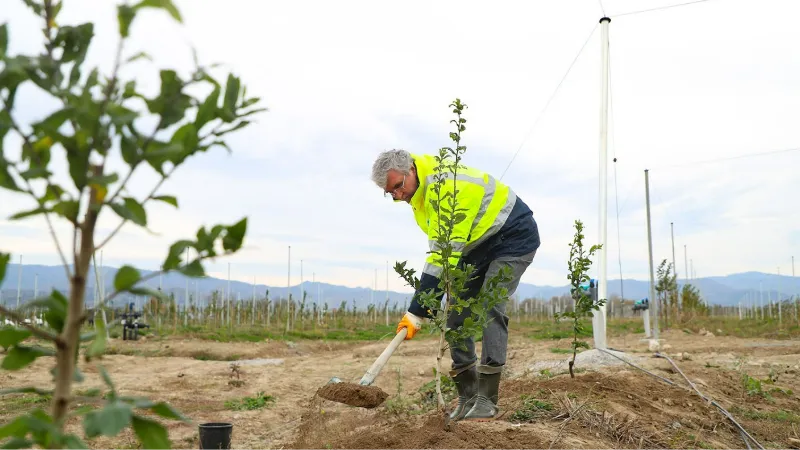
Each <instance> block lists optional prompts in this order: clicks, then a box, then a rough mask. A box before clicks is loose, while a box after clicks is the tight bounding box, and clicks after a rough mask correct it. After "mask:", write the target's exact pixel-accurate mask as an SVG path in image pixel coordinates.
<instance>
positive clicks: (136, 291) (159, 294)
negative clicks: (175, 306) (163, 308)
mask: <svg viewBox="0 0 800 450" xmlns="http://www.w3.org/2000/svg"><path fill="white" fill-rule="evenodd" d="M128 292H130V293H131V294H133V295H144V296H147V297H155V298H158V299H160V300H164V301H169V296H167V294H166V293H164V292H163V291H159V290H158V289H153V288H148V287H134V288H130V289H128Z"/></svg>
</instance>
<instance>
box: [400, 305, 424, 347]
mask: <svg viewBox="0 0 800 450" xmlns="http://www.w3.org/2000/svg"><path fill="white" fill-rule="evenodd" d="M403 328H405V329H407V330H408V332H407V334H406V339H405V340H409V339H411V338H413V337H414V335H415V334H417V331H419V329H420V328H422V318H421V317H418V316H416V315H414V314H411V313H410V312H407V313H406V314H405V315H404V316H403V320H401V321H400V323H399V324H397V333H399V332H400V330H402V329H403Z"/></svg>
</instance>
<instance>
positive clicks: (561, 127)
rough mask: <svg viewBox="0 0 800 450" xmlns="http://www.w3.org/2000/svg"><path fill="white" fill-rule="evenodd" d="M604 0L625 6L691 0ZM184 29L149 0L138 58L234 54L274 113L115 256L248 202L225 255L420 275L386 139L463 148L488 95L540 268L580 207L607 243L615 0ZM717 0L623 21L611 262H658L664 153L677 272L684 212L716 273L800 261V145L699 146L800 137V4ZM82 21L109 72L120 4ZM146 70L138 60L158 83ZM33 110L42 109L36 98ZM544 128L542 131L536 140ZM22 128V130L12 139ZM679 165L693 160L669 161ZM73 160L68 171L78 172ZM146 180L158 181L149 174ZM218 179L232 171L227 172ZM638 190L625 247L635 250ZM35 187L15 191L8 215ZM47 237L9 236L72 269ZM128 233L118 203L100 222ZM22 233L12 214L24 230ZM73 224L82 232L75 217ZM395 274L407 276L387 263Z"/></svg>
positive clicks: (115, 258)
mask: <svg viewBox="0 0 800 450" xmlns="http://www.w3.org/2000/svg"><path fill="white" fill-rule="evenodd" d="M7 3H9V5H5V6H4V8H3V11H2V12H0V21H6V20H9V21H10V26H11V31H12V51H20V50H22V49H24V50H26V51H30V50H33V49H38V47H37V42H38V41H37V40H38V39H39V34H38V33H39V32H38V24H36V23H35V22H33V21H31V20H30V18H29V16H30V14H29V13H28V12H27V11H26V8H24V7H22V6H20V5H21V2H7ZM675 3H678V2H674V1H671V2H667V1H646V2H645V1H633V0H625V1H623V0H604V1H603V2H602V4H603V6H604V8H605V9H606V12H607V13H608V14H610V15H611V16H612V17H613V16H614V15H615V14H618V13H622V12H626V11H633V10H640V9H647V8H651V7H658V6H662V5H669V4H675ZM178 5H179V7H180V9H181V11H182V12H183V14H184V16H185V22H186V23H185V25H184V26H176V25H174V24H172V23H171V22H170V20H168V19H167V18H166V16H165V14H161V13H156V12H151V11H148V12H147V14H146V15H145V14H143V15H142V16H141V17H140V18H138V19H137V22H135V24H134V27H133V30H132V33H133V35H134V39H133V40H132V41H131V44H132V45H131V48H130V49H129V50H128V54H133V53H135V52H137V51H139V50H146V51H148V52H150V53H151V54H152V55H153V56H154V58H155V63H156V64H157V66H158V67H172V68H177V69H179V70H181V71H184V70H186V69H187V68H188V67H189V65H190V64H191V53H190V50H189V44H190V43H191V44H193V45H194V46H195V47H196V48H197V49H198V55H199V57H200V58H201V61H202V62H205V63H210V62H222V63H224V66H225V68H226V69H231V70H233V71H234V72H235V73H236V74H237V75H240V76H241V77H242V79H243V83H244V84H246V85H247V86H248V92H250V93H251V94H252V95H258V96H261V97H262V99H263V102H264V106H266V107H268V108H269V109H270V111H269V112H267V113H264V114H262V115H260V116H259V117H258V123H256V124H254V125H252V126H251V127H249V128H247V129H245V130H243V131H242V132H241V133H239V134H237V135H235V136H232V137H231V139H230V143H231V145H232V147H233V150H234V152H233V154H232V155H231V156H228V155H227V154H226V153H225V152H224V151H223V150H216V151H214V152H213V153H211V154H208V155H201V156H199V157H198V158H197V159H196V160H193V161H191V162H190V163H188V164H187V167H186V168H185V170H183V171H182V172H179V173H178V174H177V175H176V177H175V178H174V179H172V180H170V181H169V182H167V183H166V184H165V185H164V187H163V192H165V193H170V194H175V195H177V196H178V197H179V200H180V203H181V210H180V211H179V212H175V211H173V210H171V208H169V207H168V206H166V205H159V206H153V207H151V208H149V209H148V212H149V214H150V221H151V227H152V228H153V229H154V230H155V231H157V232H159V233H160V234H161V235H162V237H153V236H149V235H147V234H146V233H144V232H143V231H141V230H135V229H134V228H133V227H131V226H126V227H125V228H124V230H126V231H128V232H127V233H125V234H121V235H119V236H118V237H117V239H116V240H115V241H113V242H112V243H111V244H110V245H109V246H108V248H107V249H106V251H105V252H104V253H105V261H106V262H108V263H109V264H114V263H116V264H121V263H122V262H127V261H135V262H137V263H139V264H141V265H142V266H145V267H149V268H155V267H157V265H158V262H159V261H160V260H161V259H162V258H163V255H164V253H165V251H166V246H167V245H168V244H169V243H170V242H172V241H174V240H176V239H180V238H182V237H185V236H187V235H191V234H192V233H193V232H194V231H195V230H196V228H197V227H198V226H199V225H201V224H205V225H211V224H213V223H217V222H224V223H230V222H233V221H235V220H238V219H239V218H240V217H242V216H245V215H246V216H248V217H249V218H250V222H249V224H250V234H249V237H248V238H247V242H246V244H247V248H246V249H245V250H244V251H243V252H242V253H241V254H240V255H238V256H236V257H233V258H229V259H226V260H220V261H218V262H216V263H214V264H212V265H211V266H210V268H209V270H210V271H211V272H212V273H215V274H219V275H221V276H227V263H228V261H230V262H231V264H232V267H233V277H234V278H237V279H242V280H244V281H251V280H252V277H253V276H256V277H258V278H257V279H258V282H259V283H264V282H266V283H270V284H274V285H278V286H282V285H284V284H285V283H286V261H287V246H288V245H291V246H292V263H293V264H292V279H293V283H295V282H297V281H299V274H300V267H299V261H300V259H303V260H304V278H305V279H310V278H311V274H312V273H314V275H315V277H316V278H317V279H318V280H322V281H326V282H331V283H338V284H344V285H351V286H370V285H372V284H373V283H374V271H375V269H378V276H379V279H378V286H379V287H380V288H382V287H383V286H384V285H385V264H386V261H387V260H388V261H390V264H391V263H393V262H394V261H397V260H401V261H402V260H408V261H409V264H410V265H412V266H414V267H416V268H418V269H419V268H421V265H422V264H421V263H422V261H423V258H424V256H425V254H424V252H425V242H426V239H425V237H424V236H422V235H421V233H420V232H419V230H418V229H417V227H416V225H415V223H414V220H413V217H412V216H411V212H410V210H409V208H408V207H407V206H406V205H395V204H392V203H391V202H390V201H388V200H385V199H383V198H382V197H381V193H380V190H379V189H378V188H376V187H374V186H373V185H372V184H371V182H370V181H369V170H370V166H371V163H372V158H373V157H374V155H375V154H376V153H377V152H378V151H380V150H383V149H386V148H392V147H403V148H407V149H409V150H412V151H417V152H435V151H436V149H437V148H438V147H440V146H442V145H448V144H449V141H448V140H447V133H448V132H449V131H450V128H449V123H448V121H449V120H450V119H451V116H450V112H449V108H448V107H447V105H448V103H449V102H450V101H451V100H453V99H454V98H455V97H460V98H461V99H462V100H463V101H464V102H466V103H467V104H468V105H469V109H467V111H466V117H467V119H468V123H467V125H468V129H467V132H466V134H465V139H466V145H467V146H468V152H467V160H466V161H467V163H468V164H472V165H474V166H476V167H479V168H482V169H485V170H487V171H489V172H491V173H493V174H495V175H496V176H500V175H501V174H502V173H503V171H504V170H505V169H506V166H507V165H508V163H509V161H510V160H511V158H512V156H513V155H514V153H515V152H516V150H517V148H518V147H519V146H520V145H521V144H523V145H522V148H521V150H520V152H519V154H518V156H517V157H516V159H515V161H514V163H513V164H512V165H511V167H510V169H509V170H508V172H507V173H506V174H505V176H504V178H503V180H504V181H506V182H508V183H510V184H511V186H512V187H513V188H514V189H515V191H517V193H518V194H519V195H520V196H521V197H522V198H523V199H524V200H525V201H526V202H527V203H528V204H529V206H530V207H531V208H532V209H533V210H534V212H535V217H536V219H537V221H538V223H539V227H540V232H541V235H542V248H541V249H540V251H539V254H538V255H537V258H536V261H535V262H534V265H533V267H532V268H531V269H530V270H529V271H528V273H526V275H525V277H524V278H523V281H524V282H529V283H535V284H552V285H561V284H564V283H565V280H566V279H565V272H566V258H567V256H568V247H567V245H568V243H569V242H570V240H571V237H572V232H573V230H572V223H573V221H574V220H575V219H577V218H580V219H581V220H583V221H584V222H585V224H586V236H587V244H590V243H596V242H597V240H598V237H597V234H598V233H597V230H598V227H597V218H598V208H597V202H598V195H597V189H598V187H597V186H598V181H597V176H598V148H599V143H598V137H599V126H598V122H599V114H598V112H599V92H598V87H599V63H600V52H599V49H600V46H599V28H595V27H596V26H597V22H598V20H599V18H600V17H601V15H600V14H601V13H600V6H599V3H598V2H597V1H596V0H585V1H580V2H558V1H547V2H512V3H504V4H502V5H495V6H492V7H491V8H489V7H487V6H486V4H485V3H477V2H458V3H455V2H435V3H430V2H411V3H409V2H404V3H403V6H402V7H399V6H394V5H386V4H379V3H375V2H365V1H362V2H355V1H349V2H336V3H331V2H301V1H297V2H288V3H287V2H283V3H270V2H260V1H256V0H250V1H244V0H240V1H227V2H225V3H222V2H220V1H216V2H211V1H207V2H189V1H180V2H178ZM754 5H755V4H754V3H753V2H750V1H733V0H730V1H725V2H722V1H710V2H705V3H701V4H697V5H690V6H685V7H678V8H672V9H666V10H662V11H655V12H649V13H643V14H636V15H629V16H621V17H613V19H612V22H611V24H610V40H611V47H610V48H611V80H612V104H613V111H612V112H613V114H612V115H611V117H610V119H611V133H610V147H609V159H610V158H611V157H613V156H616V157H618V163H617V164H616V166H617V167H616V171H617V177H616V178H617V183H618V185H617V189H618V191H619V197H618V198H616V196H615V191H614V179H615V178H614V165H613V164H612V163H610V162H609V167H608V170H609V172H608V175H609V191H608V194H609V203H608V241H607V258H608V276H609V278H616V277H617V276H618V274H619V266H618V251H619V249H620V248H621V258H622V266H623V267H622V270H623V275H624V276H625V277H626V278H630V277H634V278H639V279H647V278H648V276H649V274H648V260H647V257H648V253H647V234H646V226H645V211H644V175H643V170H644V169H645V168H649V169H651V172H650V182H651V193H650V198H651V216H652V222H653V223H652V226H653V251H654V259H655V260H656V261H655V262H656V265H657V264H658V261H660V260H661V259H662V258H667V259H671V255H672V251H671V242H670V226H669V223H670V222H674V223H675V251H676V259H677V262H678V269H679V272H680V273H681V274H683V273H684V264H683V245H684V244H685V245H687V249H688V253H689V257H690V258H692V259H693V262H694V267H695V270H696V271H697V273H698V275H700V276H703V275H715V274H724V273H730V272H739V271H746V270H762V271H775V269H776V268H777V266H778V265H782V267H783V270H782V273H788V272H789V271H790V268H789V266H788V264H789V260H790V256H791V255H792V254H795V255H800V252H798V247H799V246H800V237H798V235H797V232H796V231H793V230H794V229H795V228H796V227H794V226H793V225H792V224H793V223H796V218H797V213H796V212H794V211H793V210H792V209H791V205H792V203H791V201H792V199H793V197H794V193H796V192H798V188H800V180H798V178H797V176H796V174H795V173H796V170H793V169H794V168H796V167H800V165H798V162H800V161H798V160H799V159H800V155H798V152H787V153H781V154H774V155H769V156H763V157H759V158H746V159H740V160H731V161H719V162H714V163H709V164H702V165H693V164H692V163H693V162H697V161H705V160H709V159H716V158H723V157H727V156H735V155H738V154H743V153H749V152H755V151H769V150H775V149H781V148H790V147H798V146H800V132H798V129H797V126H796V123H797V120H798V114H797V111H798V106H800V88H799V87H798V85H797V84H796V83H795V82H794V80H796V79H797V77H798V76H800V57H798V55H797V53H796V52H794V51H793V50H794V48H793V47H794V45H795V44H793V43H795V42H798V41H800V30H799V29H798V28H797V27H796V26H795V25H794V23H793V18H794V17H796V16H797V13H798V12H800V5H797V4H795V3H794V2H791V1H789V0H784V1H778V0H774V1H761V2H758V4H757V5H755V6H754ZM62 14H63V18H62V20H61V21H62V23H69V22H74V21H76V20H81V21H84V20H92V21H95V22H96V23H97V30H96V31H97V33H98V37H97V38H96V39H95V44H94V45H95V47H94V48H93V50H92V53H91V55H90V59H91V61H92V62H93V63H94V64H101V66H102V67H104V68H108V67H109V66H110V63H111V62H110V61H111V58H112V56H113V52H114V48H115V45H116V15H115V11H114V8H113V4H112V2H109V3H108V4H105V3H104V4H103V5H98V4H95V3H94V2H89V1H86V0H84V1H78V0H72V1H70V2H67V3H66V6H65V8H64V11H63V13H62ZM593 28H595V30H594V32H593V33H592V35H591V38H590V39H589V41H588V43H587V45H586V47H585V49H584V50H583V52H582V53H581V55H580V57H579V58H578V59H577V61H576V63H575V65H574V67H573V68H572V70H571V72H570V74H569V76H568V77H567V78H566V79H565V80H564V83H563V85H562V86H561V88H560V90H559V91H558V94H557V95H556V97H555V98H554V99H553V101H552V103H551V104H550V106H549V108H548V109H547V111H546V113H545V115H544V116H542V118H541V120H540V121H539V122H538V124H537V126H536V128H535V129H534V130H533V131H532V133H531V134H530V137H529V138H528V139H527V140H524V139H525V137H526V136H528V132H529V130H530V127H531V125H532V124H533V123H534V121H535V120H536V119H537V118H538V114H539V112H540V111H541V110H542V108H543V106H544V105H545V103H546V102H547V101H548V99H549V97H550V95H551V94H552V92H553V89H554V88H555V86H556V85H557V84H558V82H559V81H560V79H561V77H562V75H563V74H564V71H565V70H566V68H567V67H568V65H569V64H570V63H571V62H572V60H573V58H574V57H575V55H576V53H577V51H578V49H579V48H581V46H582V45H583V44H584V42H585V40H586V38H587V36H589V33H590V32H591V31H592V29H593ZM154 70H155V69H153V68H152V67H149V68H148V64H147V63H140V64H138V65H137V66H136V67H135V68H134V67H132V68H131V69H130V71H129V72H128V73H129V75H137V76H144V79H143V80H144V81H143V86H144V88H145V89H147V90H148V92H152V91H153V90H154V89H156V88H157V82H158V80H157V77H156V76H155V74H156V72H155V71H154ZM22 108H24V109H23V110H22V111H20V114H18V117H19V118H20V120H22V119H25V120H28V119H30V118H31V117H40V116H41V115H42V114H44V112H42V111H40V110H39V109H38V107H37V106H35V105H32V104H31V103H28V104H23V105H22ZM523 140H524V142H523ZM11 143H12V141H10V140H9V141H8V142H7V143H6V147H7V149H8V148H12V147H13V146H12V145H11ZM674 164H686V165H688V166H687V167H680V168H670V167H669V166H671V165H674ZM63 175H64V174H62V176H63ZM142 177H143V178H141V179H137V181H136V184H135V185H134V188H135V190H134V192H142V191H143V190H144V189H145V188H146V187H148V186H150V185H152V183H153V182H155V178H154V177H153V175H152V174H151V173H148V172H147V171H145V172H143V173H142ZM212 182H217V183H219V185H221V186H222V188H219V189H217V188H215V187H214V186H212ZM617 200H618V201H619V207H620V208H619V209H620V224H619V227H620V228H619V234H620V236H621V239H622V244H621V246H620V245H618V243H617V232H618V231H617V227H616V209H617V208H616V206H617V205H616V201H617ZM19 201H22V199H16V198H14V199H12V198H11V197H8V195H7V194H6V193H4V194H3V201H2V204H0V214H2V215H3V216H7V215H8V214H10V213H12V212H13V211H16V210H17V208H18V207H19V206H20V204H19V203H18V202H19ZM22 225H24V226H26V227H32V228H34V229H35V230H36V231H37V232H38V233H40V235H41V236H42V237H45V236H46V231H45V230H46V229H45V228H44V226H43V223H41V222H37V221H33V220H32V221H26V222H22V223H15V224H7V223H0V234H2V235H3V236H14V237H13V239H9V240H6V239H3V242H2V244H1V245H2V248H3V250H5V251H9V250H10V251H13V252H15V253H24V254H25V255H26V261H28V262H31V263H33V262H39V263H56V262H57V258H56V257H55V254H54V253H53V251H52V246H50V247H48V246H47V245H43V243H42V241H37V240H35V239H33V238H32V237H31V236H30V235H29V234H25V235H22V236H20V235H19V233H20V231H19V228H16V227H19V226H22ZM114 226H115V218H114V217H113V214H108V215H107V216H106V217H104V220H103V221H102V223H101V227H102V228H103V229H104V230H110V229H112V228H113V227H114ZM12 227H14V228H12ZM61 233H62V236H63V238H64V239H68V238H69V237H70V235H69V232H68V230H67V229H61ZM389 281H390V288H391V289H394V290H406V288H405V286H403V283H402V281H400V280H399V279H398V278H397V277H395V276H394V275H393V274H391V273H390V280H389Z"/></svg>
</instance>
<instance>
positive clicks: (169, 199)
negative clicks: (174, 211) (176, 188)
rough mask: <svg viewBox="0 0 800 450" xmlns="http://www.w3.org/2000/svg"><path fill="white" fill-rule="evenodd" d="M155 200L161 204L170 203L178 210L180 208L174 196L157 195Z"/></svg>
mask: <svg viewBox="0 0 800 450" xmlns="http://www.w3.org/2000/svg"><path fill="white" fill-rule="evenodd" d="M153 200H158V201H161V202H164V203H169V204H170V205H172V206H174V207H176V208H177V207H178V199H177V198H175V197H174V196H172V195H157V196H155V197H153Z"/></svg>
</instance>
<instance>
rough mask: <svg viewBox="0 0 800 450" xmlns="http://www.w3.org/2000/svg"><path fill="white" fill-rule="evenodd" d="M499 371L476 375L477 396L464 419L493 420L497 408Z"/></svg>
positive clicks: (497, 410)
mask: <svg viewBox="0 0 800 450" xmlns="http://www.w3.org/2000/svg"><path fill="white" fill-rule="evenodd" d="M500 375H502V374H501V373H482V374H479V376H478V398H477V399H476V400H475V405H474V406H473V407H472V409H470V410H469V412H468V413H467V415H466V416H464V420H479V421H480V420H494V418H495V416H496V415H497V413H498V412H499V411H500V410H499V409H498V408H497V400H498V394H497V392H498V389H499V387H500Z"/></svg>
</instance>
